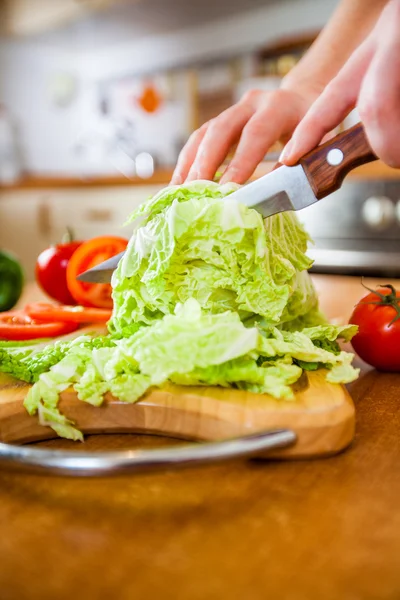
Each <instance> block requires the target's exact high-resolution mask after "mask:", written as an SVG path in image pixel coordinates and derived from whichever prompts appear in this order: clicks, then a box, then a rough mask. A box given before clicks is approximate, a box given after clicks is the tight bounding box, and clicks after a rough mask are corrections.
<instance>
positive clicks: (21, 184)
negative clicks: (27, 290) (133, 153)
mask: <svg viewBox="0 0 400 600" xmlns="http://www.w3.org/2000/svg"><path fill="white" fill-rule="evenodd" d="M274 165H275V162H269V161H265V162H262V163H261V164H260V165H259V167H257V169H256V171H255V173H254V175H253V176H252V177H251V179H257V178H258V177H260V176H261V175H264V174H265V173H268V172H269V171H270V170H271V169H272V168H273V167H274ZM172 173H173V169H172V168H163V169H157V170H156V171H155V172H154V174H153V175H152V176H151V177H149V178H147V179H143V178H140V177H132V178H128V177H124V176H122V175H121V176H119V175H110V176H105V177H99V176H96V177H66V176H65V175H60V176H58V177H57V176H45V175H42V176H38V175H26V176H25V177H23V178H21V179H20V180H19V181H16V182H15V183H12V184H9V185H8V184H0V191H7V190H25V189H28V190H29V189H32V190H35V189H43V188H46V189H51V188H54V189H59V188H63V189H64V188H93V187H115V186H117V187H118V186H132V185H168V183H169V182H170V181H171V177H172ZM348 178H350V179H364V180H365V179H400V169H392V168H390V167H388V166H387V165H385V164H383V163H382V162H381V161H376V162H374V163H369V164H367V165H362V166H360V167H358V168H357V169H355V170H354V171H352V172H351V173H349V175H348Z"/></svg>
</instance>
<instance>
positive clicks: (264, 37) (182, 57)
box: [0, 0, 338, 175]
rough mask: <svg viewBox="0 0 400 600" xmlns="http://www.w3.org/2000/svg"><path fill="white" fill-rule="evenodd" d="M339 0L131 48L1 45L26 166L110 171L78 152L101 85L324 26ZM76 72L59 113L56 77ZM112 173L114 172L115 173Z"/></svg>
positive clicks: (1, 76)
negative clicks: (73, 93)
mask: <svg viewBox="0 0 400 600" xmlns="http://www.w3.org/2000/svg"><path fill="white" fill-rule="evenodd" d="M337 3H338V2H337V1H335V0H303V1H298V0H297V1H296V2H291V1H290V0H283V1H282V2H280V3H278V4H276V5H273V6H269V7H266V8H264V9H262V10H255V11H251V12H248V13H246V14H244V15H241V16H235V17H229V16H227V17H226V18H225V19H223V20H219V21H215V22H214V23H211V24H208V25H202V26H199V27H193V28H191V29H185V30H182V31H178V32H174V33H168V34H162V35H157V36H149V37H146V38H143V39H141V40H138V41H135V40H132V42H130V43H123V44H122V43H121V44H113V45H112V46H110V47H107V48H103V49H102V50H98V48H96V49H95V50H93V51H87V52H85V53H83V52H82V51H81V52H78V51H77V50H75V49H74V47H73V44H71V48H69V49H68V50H65V49H64V50H63V49H61V48H59V47H56V46H55V47H52V48H49V47H47V46H41V45H40V43H38V42H35V44H33V43H28V42H25V43H16V42H13V43H10V42H8V41H1V42H0V102H4V103H5V104H6V105H7V106H8V107H9V108H10V109H11V111H12V113H13V115H14V117H15V118H16V119H17V121H18V124H19V127H20V131H21V134H22V147H23V152H24V156H25V166H26V168H27V169H28V170H29V171H31V172H36V173H42V174H52V173H53V174H66V175H68V174H79V173H81V174H85V173H86V174H91V173H94V172H97V171H99V170H104V169H106V168H107V165H105V164H101V163H100V162H99V163H98V164H97V166H95V165H93V164H92V165H91V164H86V163H85V162H84V161H83V159H82V157H80V156H79V155H76V154H74V152H73V147H74V144H75V143H76V141H77V139H78V138H79V136H80V134H81V133H82V131H83V130H84V129H85V128H88V127H89V128H90V127H91V126H93V127H96V120H95V119H96V117H97V115H96V110H97V105H96V100H95V92H96V86H97V84H98V83H101V82H102V81H104V80H107V79H109V78H113V77H116V76H120V75H127V74H129V75H134V74H140V73H144V72H147V71H149V70H150V71H151V70H162V69H165V68H170V67H173V66H179V65H183V64H185V63H187V62H189V61H192V60H199V59H204V58H207V57H212V56H223V55H231V54H232V53H241V52H247V51H250V50H253V49H254V48H256V47H258V46H260V45H262V44H265V43H266V42H267V41H268V40H271V41H273V40H274V39H278V38H279V37H281V36H284V35H290V34H293V33H298V32H301V31H307V30H315V29H318V28H321V27H323V26H324V24H325V23H326V21H327V20H328V19H329V16H330V14H331V13H332V11H333V10H334V8H335V6H336V5H337ZM60 71H61V72H63V71H66V72H71V73H73V74H74V75H75V76H76V78H77V82H78V85H79V94H78V96H77V99H76V101H74V103H73V104H71V105H70V106H69V107H65V108H59V107H56V106H54V105H53V104H52V101H51V97H50V85H51V78H52V76H53V75H54V74H55V73H56V72H60ZM111 170H112V169H111Z"/></svg>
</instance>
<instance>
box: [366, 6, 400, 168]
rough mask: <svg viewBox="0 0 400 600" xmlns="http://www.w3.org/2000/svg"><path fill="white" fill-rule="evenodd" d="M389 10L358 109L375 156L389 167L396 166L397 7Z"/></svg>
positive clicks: (399, 111)
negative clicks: (382, 35)
mask: <svg viewBox="0 0 400 600" xmlns="http://www.w3.org/2000/svg"><path fill="white" fill-rule="evenodd" d="M390 8H391V12H390V14H388V15H387V19H388V22H387V23H385V27H384V34H385V37H384V38H383V39H382V40H381V43H380V44H379V48H378V50H377V52H376V54H375V55H374V58H373V60H372V61H371V64H370V67H369V69H368V71H367V74H366V76H365V78H364V80H363V83H362V86H361V90H360V95H359V102H358V110H359V113H360V117H361V119H362V121H363V124H364V127H365V132H366V135H367V137H368V140H369V142H370V144H371V147H372V149H373V150H374V152H375V154H376V155H377V156H378V157H379V158H380V159H382V160H383V162H385V163H386V164H388V165H389V166H392V167H400V144H399V140H398V138H399V131H400V105H399V98H400V38H399V35H398V31H399V27H400V6H399V5H398V4H397V7H396V5H392V6H391V7H390ZM389 17H390V18H389ZM377 90H379V93H377Z"/></svg>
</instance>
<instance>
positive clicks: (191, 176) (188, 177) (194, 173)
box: [186, 171, 199, 181]
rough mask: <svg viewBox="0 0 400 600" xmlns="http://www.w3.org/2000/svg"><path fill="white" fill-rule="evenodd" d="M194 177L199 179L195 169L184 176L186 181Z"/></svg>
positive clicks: (194, 179)
mask: <svg viewBox="0 0 400 600" xmlns="http://www.w3.org/2000/svg"><path fill="white" fill-rule="evenodd" d="M196 179H199V174H198V172H197V171H190V172H189V175H188V176H187V177H186V181H196Z"/></svg>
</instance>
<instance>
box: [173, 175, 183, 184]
mask: <svg viewBox="0 0 400 600" xmlns="http://www.w3.org/2000/svg"><path fill="white" fill-rule="evenodd" d="M182 183H183V178H182V176H181V175H179V173H177V174H175V173H174V174H173V175H172V179H171V181H170V185H182Z"/></svg>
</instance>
